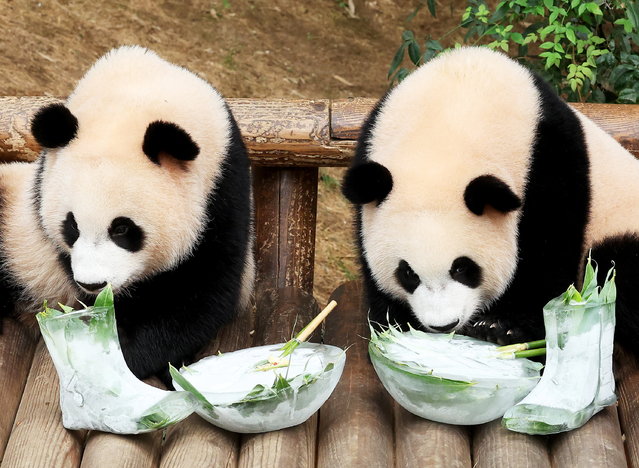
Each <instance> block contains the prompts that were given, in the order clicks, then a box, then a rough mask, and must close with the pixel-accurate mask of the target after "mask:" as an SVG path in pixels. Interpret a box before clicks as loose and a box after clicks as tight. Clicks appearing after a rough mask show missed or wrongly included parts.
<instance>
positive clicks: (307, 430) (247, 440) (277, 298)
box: [239, 287, 319, 468]
mask: <svg viewBox="0 0 639 468" xmlns="http://www.w3.org/2000/svg"><path fill="white" fill-rule="evenodd" d="M318 313H319V307H318V305H317V302H316V301H315V299H314V298H313V296H312V295H311V294H309V293H306V292H304V291H302V290H300V289H298V288H294V287H288V288H280V289H270V290H265V291H263V292H262V293H261V294H260V295H259V296H258V298H257V315H256V332H255V346H259V345H262V344H272V343H282V342H285V341H288V340H289V339H290V337H291V333H292V331H293V329H294V328H295V332H297V331H299V330H301V329H302V327H303V326H304V325H306V324H307V323H308V322H310V320H311V319H312V318H313V317H314V316H315V315H317V314H318ZM316 440H317V414H315V415H313V416H311V418H310V419H308V420H307V421H306V422H305V423H303V424H300V425H298V426H294V427H289V428H287V429H282V430H279V431H272V432H266V433H262V434H245V435H243V436H242V444H241V448H240V458H239V466H240V467H241V468H252V467H255V466H281V467H299V468H308V467H315V447H316Z"/></svg>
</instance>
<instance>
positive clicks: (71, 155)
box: [0, 47, 254, 378]
mask: <svg viewBox="0 0 639 468" xmlns="http://www.w3.org/2000/svg"><path fill="white" fill-rule="evenodd" d="M32 132H33V134H34V137H35V138H36V140H37V141H38V142H39V143H40V144H41V145H42V146H43V148H44V149H43V151H42V154H41V155H40V157H39V158H38V160H37V161H36V162H35V163H30V164H29V163H13V164H8V165H3V166H0V200H1V205H0V261H1V263H0V266H1V268H0V273H1V277H0V297H2V298H3V300H2V301H1V302H2V307H3V311H2V312H3V313H5V314H6V313H12V311H13V308H14V307H16V305H18V306H20V308H21V310H22V311H23V314H26V316H27V317H32V316H33V314H34V312H37V311H38V310H39V308H40V307H41V305H42V301H43V300H45V299H46V300H48V301H49V303H50V304H56V303H57V302H61V303H63V304H69V305H76V306H77V305H78V300H81V301H83V302H85V303H91V302H92V296H93V295H94V294H95V293H96V292H97V291H98V290H99V289H100V288H102V287H103V286H104V285H105V284H106V283H107V282H108V283H111V284H112V286H113V288H114V291H115V294H116V296H115V308H116V316H117V321H118V327H119V335H120V341H121V345H122V350H123V353H124V356H125V359H126V362H127V364H128V365H129V367H130V368H131V370H132V371H133V372H134V373H135V374H136V375H137V376H138V377H140V378H145V377H147V376H150V375H153V374H160V375H161V376H162V377H164V378H166V377H167V376H168V373H167V372H168V369H167V368H168V363H169V362H171V363H173V364H175V365H180V364H182V363H183V362H184V361H188V360H190V359H191V358H192V357H193V356H194V354H195V353H196V352H198V351H199V350H200V349H201V348H202V347H203V346H204V345H205V344H206V343H207V342H209V341H210V340H211V338H212V337H213V336H214V335H215V333H216V331H217V330H218V328H219V327H220V326H221V325H222V324H224V323H225V322H227V321H228V320H229V319H230V318H231V317H232V316H233V315H234V312H235V311H236V310H237V309H238V308H240V307H245V306H246V305H247V303H248V302H249V300H250V296H251V293H252V287H253V279H254V261H253V235H252V224H251V223H252V222H251V178H250V172H249V161H248V157H247V154H246V150H245V147H244V144H243V142H242V139H241V135H240V132H239V129H238V127H237V124H236V122H235V120H234V118H233V116H232V114H231V112H230V110H229V108H228V106H227V105H226V103H225V102H224V100H223V99H222V97H221V96H220V95H219V93H218V92H217V91H216V90H215V89H214V88H213V87H211V86H210V85H209V84H208V83H206V82H205V81H204V80H202V79H201V78H199V77H197V76H196V75H194V74H193V73H191V72H189V71H187V70H186V69H184V68H181V67H178V66H176V65H172V64H170V63H168V62H166V61H164V60H162V59H161V58H160V57H158V56H157V55H156V54H155V53H153V52H151V51H149V50H146V49H143V48H140V47H122V48H119V49H116V50H114V51H112V52H110V53H108V54H107V55H105V56H104V57H103V58H101V59H100V60H98V61H97V62H96V64H95V65H94V66H93V67H92V68H91V69H90V70H89V71H88V72H87V74H86V75H85V76H84V77H83V79H82V80H81V81H80V82H79V83H78V85H77V87H76V89H75V90H74V92H73V93H72V95H71V96H70V97H69V98H68V100H67V101H66V102H65V103H64V104H54V105H50V106H47V107H44V108H43V109H41V110H40V111H39V112H38V113H37V114H36V115H35V117H34V119H33V121H32Z"/></svg>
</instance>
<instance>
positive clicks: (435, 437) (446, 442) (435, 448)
mask: <svg viewBox="0 0 639 468" xmlns="http://www.w3.org/2000/svg"><path fill="white" fill-rule="evenodd" d="M469 429H470V428H469V427H467V426H455V425H452V424H441V423H438V422H434V421H428V420H426V419H422V418H420V417H418V416H415V415H414V414H412V413H409V412H408V411H406V410H405V409H404V408H402V407H401V406H399V405H398V404H397V403H395V441H396V447H395V450H396V454H395V457H396V462H395V466H397V467H403V466H407V467H408V466H441V467H447V468H470V467H471V466H472V463H471V458H470V437H469Z"/></svg>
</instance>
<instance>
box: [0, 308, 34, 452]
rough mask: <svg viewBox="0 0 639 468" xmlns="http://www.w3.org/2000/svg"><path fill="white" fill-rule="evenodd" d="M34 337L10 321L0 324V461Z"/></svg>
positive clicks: (30, 359) (13, 416) (16, 405)
mask: <svg viewBox="0 0 639 468" xmlns="http://www.w3.org/2000/svg"><path fill="white" fill-rule="evenodd" d="M35 346H36V337H35V334H34V333H33V331H31V330H27V329H26V328H25V327H24V326H23V325H22V324H21V323H19V322H17V321H16V320H14V319H12V318H5V319H4V320H3V321H2V335H0V395H2V411H0V460H2V457H3V454H4V449H5V447H6V446H7V441H8V440H9V435H10V434H11V428H12V427H13V422H14V420H15V416H16V412H17V411H18V405H19V404H20V399H21V398H22V391H23V390H24V386H25V384H26V382H27V377H28V375H29V370H30V369H31V363H32V361H33V353H34V351H35Z"/></svg>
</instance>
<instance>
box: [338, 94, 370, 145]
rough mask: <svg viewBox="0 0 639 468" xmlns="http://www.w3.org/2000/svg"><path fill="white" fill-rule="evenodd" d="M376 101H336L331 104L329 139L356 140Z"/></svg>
mask: <svg viewBox="0 0 639 468" xmlns="http://www.w3.org/2000/svg"><path fill="white" fill-rule="evenodd" d="M376 102H377V99H371V98H349V99H337V100H335V101H333V102H332V103H331V138H333V139H335V140H357V138H359V132H360V129H361V128H362V125H363V124H364V121H365V120H366V117H367V116H368V114H369V113H370V111H371V110H373V107H374V106H375V103H376Z"/></svg>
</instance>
